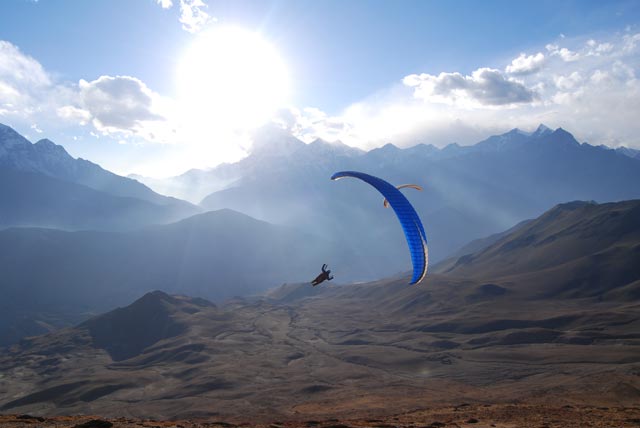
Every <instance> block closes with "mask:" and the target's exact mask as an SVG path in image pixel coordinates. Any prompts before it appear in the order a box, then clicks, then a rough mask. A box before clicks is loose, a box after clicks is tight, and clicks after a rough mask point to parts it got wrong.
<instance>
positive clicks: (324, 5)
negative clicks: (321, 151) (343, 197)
mask: <svg viewBox="0 0 640 428" xmlns="http://www.w3.org/2000/svg"><path fill="white" fill-rule="evenodd" d="M162 3H164V4H162ZM198 17H199V18H201V19H200V20H198V19H197V18H198ZM639 18H640V2H638V1H607V2H602V1H584V0H583V1H564V2H558V1H535V2H534V1H530V2H512V1H511V2H507V1H491V2H489V1H487V2H478V1H458V2H454V1H439V2H436V1H376V0H367V1H353V0H341V1H329V0H324V1H302V0H296V1H293V0H289V1H283V0H280V1H273V0H272V1H243V0H229V1H221V0H220V1H215V2H211V1H206V0H173V1H171V2H169V1H167V0H165V1H164V2H162V1H160V0H159V1H156V0H135V1H131V0H92V1H71V0H69V1H64V0H56V1H53V0H39V1H27V0H6V1H3V2H0V41H3V45H2V49H0V122H2V123H5V124H8V125H10V126H13V127H14V128H16V129H17V130H18V131H20V132H22V133H25V134H27V135H28V137H29V138H30V139H32V140H33V141H35V140H37V139H39V138H43V137H47V138H50V139H52V140H54V141H55V142H57V143H60V144H63V145H64V146H65V147H66V148H67V149H68V151H69V152H70V153H71V154H72V155H74V156H81V157H84V158H88V159H90V160H92V161H95V162H97V163H100V164H101V165H103V166H105V167H107V168H109V169H112V170H115V171H117V172H120V173H129V172H141V173H144V174H152V175H163V174H174V173H179V172H180V171H183V170H186V169H188V168H190V167H206V166H213V165H215V164H217V163H220V162H222V161H232V160H235V159H237V158H239V157H241V156H242V155H243V154H244V153H246V152H247V151H248V150H250V146H251V140H252V139H253V138H256V133H255V132H254V131H253V130H254V128H255V127H257V126H258V125H259V122H260V121H259V120H258V119H257V116H256V117H255V118H253V117H252V118H251V120H249V118H247V120H246V123H247V124H248V123H250V124H251V125H250V126H249V125H247V126H246V127H244V128H243V127H241V126H239V125H237V123H236V122H238V123H240V122H242V123H245V121H244V118H243V117H236V116H237V115H240V114H241V112H242V111H244V109H243V108H241V107H238V108H237V109H236V110H233V109H231V110H233V111H234V114H235V115H236V116H233V117H232V116H228V117H225V118H224V120H219V121H216V120H215V118H213V117H211V116H208V115H205V114H203V113H202V112H223V113H224V112H225V110H229V109H225V106H226V105H229V104H230V103H233V102H235V101H236V100H233V101H232V100H230V99H229V97H232V96H233V94H232V93H227V94H226V95H225V97H227V98H225V99H224V100H219V102H220V103H222V107H221V106H220V105H211V106H209V105H208V104H207V100H217V99H218V98H219V97H216V96H215V94H216V92H215V91H216V90H220V86H216V85H213V86H210V85H208V84H207V83H206V82H204V81H199V80H197V79H199V78H201V77H194V76H193V75H191V74H189V72H187V77H183V78H182V83H181V82H180V78H176V69H179V68H180V66H181V63H184V61H185V60H184V58H185V52H187V51H188V50H189V49H190V48H189V47H190V46H192V45H193V44H194V43H195V41H196V40H199V39H201V38H202V37H203V36H202V35H203V34H206V33H208V32H212V31H215V30H216V29H219V28H224V27H228V26H234V27H236V28H240V29H242V30H243V31H247V32H251V33H257V34H258V36H257V37H259V38H260V40H262V41H265V42H266V43H268V44H269V46H270V47H271V48H273V50H274V52H276V53H277V55H278V58H279V60H281V61H282V62H283V63H284V64H285V67H286V71H287V72H286V73H285V74H286V75H287V76H288V77H287V81H286V83H283V85H285V86H286V88H287V90H286V93H287V96H286V97H283V98H282V99H278V103H279V105H267V104H268V103H267V104H265V108H264V109H262V110H260V113H261V114H262V113H264V112H265V111H267V110H269V109H270V110H269V112H270V115H271V116H269V120H270V119H271V118H272V117H273V118H276V120H275V122H276V123H278V124H279V126H283V127H285V128H287V129H288V130H289V131H290V132H292V133H293V134H294V135H296V136H298V137H300V138H302V139H304V140H305V141H310V140H311V139H313V138H316V137H321V138H325V139H327V140H337V139H340V140H341V141H344V142H346V143H347V144H350V145H354V146H359V147H362V148H366V149H369V148H372V147H375V146H378V145H382V144H385V143H387V142H394V143H396V144H397V145H400V146H403V145H404V146H406V145H412V144H416V143H418V142H426V143H433V144H436V145H438V146H443V145H445V144H447V143H450V142H454V141H455V142H459V143H462V144H470V143H473V142H475V141H477V140H479V139H481V138H484V137H486V136H488V135H490V134H491V133H495V132H503V131H506V130H508V129H510V128H511V127H521V128H525V129H528V128H532V127H535V125H537V123H538V122H545V123H547V124H548V125H549V126H552V127H555V126H562V127H564V128H566V129H568V130H569V131H571V132H573V133H574V134H575V135H576V136H577V137H578V138H579V139H581V140H588V141H589V142H591V143H594V144H600V143H604V144H609V145H612V146H616V145H627V146H632V147H637V148H638V147H640V138H639V137H637V135H640V134H638V131H640V129H638V125H637V124H636V123H634V122H637V120H633V117H639V116H640V109H639V105H638V101H637V95H638V94H639V93H638V90H639V89H638V87H639V86H640V85H639V84H638V83H637V78H638V64H639V61H638V58H639V57H640V53H639V52H638V50H639V49H638V46H636V45H640V36H639V34H640V27H639V26H638V24H639V22H640V21H639ZM225 37H227V38H228V37H231V36H228V35H226V36H225ZM251 43H253V42H251ZM238 49H240V48H238ZM248 49H249V52H248V54H249V55H252V53H253V52H254V51H251V49H252V48H251V47H249V48H248ZM212 52H214V51H213V48H212V49H211V50H207V48H206V47H205V48H204V49H203V48H201V49H200V50H199V51H197V52H196V53H195V54H194V55H196V56H198V55H200V56H207V54H208V53H212ZM219 55H223V54H219ZM211 57H212V58H213V57H215V55H214V54H212V55H211ZM212 58H210V59H209V62H207V63H202V64H201V63H198V62H195V63H194V64H196V65H195V66H194V67H196V68H198V67H205V68H206V67H212V70H214V72H212V73H211V75H212V76H217V75H216V72H215V70H218V66H217V64H216V63H215V61H214V59H212ZM220 58H221V60H222V59H223V57H220ZM265 58H266V59H265V60H264V61H266V63H265V64H262V63H251V64H250V66H251V67H253V70H252V71H251V73H252V74H247V75H246V76H245V79H246V80H252V81H255V82H254V83H255V84H256V85H257V86H255V87H252V91H253V92H251V93H253V94H255V96H256V97H257V98H256V99H255V100H254V99H252V98H251V95H250V93H242V94H240V93H239V94H238V97H237V100H238V102H239V103H245V105H247V106H249V105H253V104H255V103H254V101H256V100H257V101H258V102H257V104H260V102H266V101H264V100H261V99H259V98H260V97H268V98H269V99H270V100H271V99H275V98H278V97H274V96H273V94H272V93H267V92H265V93H263V92H261V90H260V88H261V87H268V86H274V87H277V85H276V83H273V84H272V79H274V77H272V76H271V77H270V75H269V70H267V69H266V68H267V65H268V64H270V63H271V62H272V60H271V59H270V57H265ZM212 61H213V62H212ZM274 61H275V60H274ZM3 64H4V65H3ZM16 64H18V65H19V66H18V65H16ZM243 64H245V63H242V64H241V65H243ZM239 66H240V65H239ZM18 69H20V71H19V70H18ZM232 71H233V70H232ZM20 73H22V75H21V74H20ZM24 75H28V76H32V78H31V77H30V78H29V79H27V78H25V77H24ZM252 76H255V79H254V77H252ZM216 78H217V79H221V77H220V76H218V77H216ZM185 80H186V81H193V82H192V86H194V87H190V90H191V92H192V95H191V98H189V100H190V101H193V102H194V103H196V104H193V105H192V107H187V104H185V102H182V104H176V103H175V101H176V100H177V99H179V98H181V97H182V98H184V96H183V95H184V93H183V92H184V86H185ZM246 80H245V81H246ZM83 82H84V83H83ZM232 83H236V84H238V85H240V83H241V82H232ZM200 87H202V88H204V89H202V90H201V91H200V90H199V88H200ZM230 87H231V88H235V86H233V84H232V85H231V86H230ZM2 88H4V91H3V89H2ZM181 88H182V89H181ZM238 88H239V89H238V90H239V91H240V92H241V91H242V86H238ZM283 88H284V86H283ZM110 91H111V92H110ZM197 92H200V93H201V94H202V97H203V99H196V98H197V97H196V98H194V97H195V95H193V93H197ZM282 92H285V90H284V89H282ZM268 94H270V95H268ZM123 97H124V98H126V99H127V100H129V101H128V102H127V103H124V104H123V103H122V99H123ZM243 97H245V98H243ZM246 97H249V98H246ZM183 101H184V100H183ZM211 102H213V101H211ZM132 103H138V104H135V105H133V104H132ZM260 105H261V104H260ZM3 106H4V107H3ZM267 107H268V108H267ZM114 111H118V112H119V113H120V115H119V116H117V117H116V116H114ZM185 114H186V115H189V116H191V119H190V120H188V119H186V118H185V117H184V116H185ZM207 114H208V113H207ZM265 118H266V116H264V115H262V116H260V119H261V120H266V119H265ZM196 122H198V123H202V122H205V123H206V126H203V125H202V124H199V125H196ZM229 123H234V127H233V129H232V128H231V127H230V125H229ZM225 124H226V125H227V128H228V129H222V128H223V127H224V125H225ZM214 128H216V129H214ZM217 128H220V129H217ZM196 140H197V141H196Z"/></svg>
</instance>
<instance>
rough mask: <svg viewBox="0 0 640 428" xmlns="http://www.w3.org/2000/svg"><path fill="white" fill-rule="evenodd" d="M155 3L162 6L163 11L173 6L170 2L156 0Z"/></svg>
mask: <svg viewBox="0 0 640 428" xmlns="http://www.w3.org/2000/svg"><path fill="white" fill-rule="evenodd" d="M156 2H157V3H158V4H159V5H160V6H162V8H163V9H169V8H171V7H172V6H173V1H172V0H156Z"/></svg>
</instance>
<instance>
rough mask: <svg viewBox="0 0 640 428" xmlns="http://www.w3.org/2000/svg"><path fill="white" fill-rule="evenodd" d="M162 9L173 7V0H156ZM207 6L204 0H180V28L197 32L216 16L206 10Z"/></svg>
mask: <svg viewBox="0 0 640 428" xmlns="http://www.w3.org/2000/svg"><path fill="white" fill-rule="evenodd" d="M156 2H157V3H158V4H159V5H160V6H161V7H162V8H163V9H170V8H172V7H173V0H156ZM208 7H209V6H207V4H206V3H205V2H204V0H180V19H179V21H180V23H181V24H182V29H183V30H185V31H188V32H190V33H197V32H199V31H200V30H202V29H203V28H204V27H205V26H206V25H207V24H209V23H210V22H215V21H216V18H215V17H213V16H211V15H209V14H208V13H207V12H206V9H208Z"/></svg>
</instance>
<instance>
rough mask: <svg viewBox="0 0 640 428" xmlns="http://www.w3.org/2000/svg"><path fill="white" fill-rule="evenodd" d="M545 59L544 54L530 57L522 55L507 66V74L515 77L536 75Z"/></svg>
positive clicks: (539, 53) (540, 53)
mask: <svg viewBox="0 0 640 428" xmlns="http://www.w3.org/2000/svg"><path fill="white" fill-rule="evenodd" d="M544 59H545V58H544V54H543V53H542V52H538V53H537V54H535V55H529V56H527V55H526V54H524V53H521V54H520V56H518V58H515V59H514V60H513V61H511V64H509V65H508V66H507V68H506V72H507V73H509V74H514V75H525V74H531V73H536V72H538V71H539V70H540V68H541V67H542V65H543V64H544Z"/></svg>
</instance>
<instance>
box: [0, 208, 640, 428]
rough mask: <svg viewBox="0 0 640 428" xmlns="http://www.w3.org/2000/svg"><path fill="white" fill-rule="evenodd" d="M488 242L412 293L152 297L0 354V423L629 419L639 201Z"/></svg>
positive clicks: (297, 287)
mask: <svg viewBox="0 0 640 428" xmlns="http://www.w3.org/2000/svg"><path fill="white" fill-rule="evenodd" d="M490 241H492V243H490V244H489V245H488V246H486V247H485V248H482V249H478V250H475V251H473V252H472V253H469V254H465V255H462V256H460V257H455V258H453V259H451V260H447V261H445V262H443V263H441V264H440V265H439V266H436V267H435V269H434V270H435V271H437V272H438V273H434V272H432V273H431V274H430V275H429V276H427V280H426V282H425V283H423V284H420V285H418V286H409V285H407V278H406V276H404V275H403V276H400V277H397V278H390V279H385V280H379V281H375V282H370V283H360V284H348V285H333V284H331V283H329V284H326V283H325V284H323V285H321V286H318V287H311V286H309V285H308V284H288V285H283V286H281V287H278V288H275V289H272V290H270V291H269V292H267V293H266V294H264V295H263V296H262V297H255V298H253V299H233V300H231V301H228V302H227V303H225V304H222V305H214V304H212V303H210V302H208V301H206V300H203V299H200V298H191V297H185V296H175V295H174V296H171V295H168V294H166V293H164V292H160V291H154V292H150V293H148V294H146V295H144V296H143V297H141V298H140V299H138V300H136V301H135V302H134V303H132V304H131V305H129V306H126V307H122V308H120V309H116V310H114V311H111V312H108V313H106V314H104V315H100V316H97V317H94V318H91V319H89V320H87V321H85V322H82V323H80V324H78V325H77V326H75V327H73V328H67V329H63V330H59V331H57V332H54V333H51V334H48V335H44V336H39V337H33V338H28V339H24V340H22V341H21V342H20V343H19V344H16V345H14V346H12V347H11V348H9V349H7V350H6V351H4V352H3V353H0V373H2V374H3V376H2V377H0V391H2V392H0V411H2V412H4V413H7V412H10V413H26V412H28V413H29V414H32V415H33V414H35V415H38V414H47V415H54V414H78V413H84V414H87V413H89V414H99V415H104V416H118V417H123V416H124V417H132V416H135V417H149V416H151V415H153V417H154V418H176V417H180V418H185V417H190V418H200V417H209V418H211V417H214V418H219V419H223V420H242V419H243V418H246V419H250V420H254V421H258V420H271V421H273V420H280V421H286V420H289V419H293V420H317V419H318V418H324V419H327V418H350V417H365V416H366V417H369V418H372V417H376V415H377V414H384V413H386V414H387V415H388V414H389V413H391V412H393V413H394V414H398V413H404V412H415V411H417V410H419V409H424V408H430V407H434V406H452V405H455V406H457V407H464V406H468V405H469V404H472V405H482V404H485V405H489V403H490V404H496V403H517V402H526V403H527V405H554V406H557V407H560V406H562V405H565V406H576V405H591V406H598V407H603V406H605V407H620V406H634V405H636V403H637V402H638V400H639V399H640V380H639V379H640V378H639V376H638V375H639V373H640V363H639V362H638V358H637V356H638V354H639V352H640V335H638V328H639V327H640V318H639V317H638V313H639V309H640V307H639V304H638V296H639V292H640V200H634V201H627V202H620V203H607V204H595V203H593V202H571V203H566V204H561V205H558V206H556V207H554V208H552V209H551V210H549V211H547V212H546V213H544V214H543V215H541V216H540V217H538V218H536V219H533V220H531V221H529V222H525V223H523V224H522V225H520V226H518V227H516V228H514V229H513V230H511V231H510V232H508V233H505V234H502V236H500V237H497V239H492V240H490ZM577 272H578V273H579V275H578V274H576V273H577ZM389 403H393V406H392V407H390V405H389ZM461 403H464V404H461ZM371 423H373V422H371ZM434 426H442V425H434Z"/></svg>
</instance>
